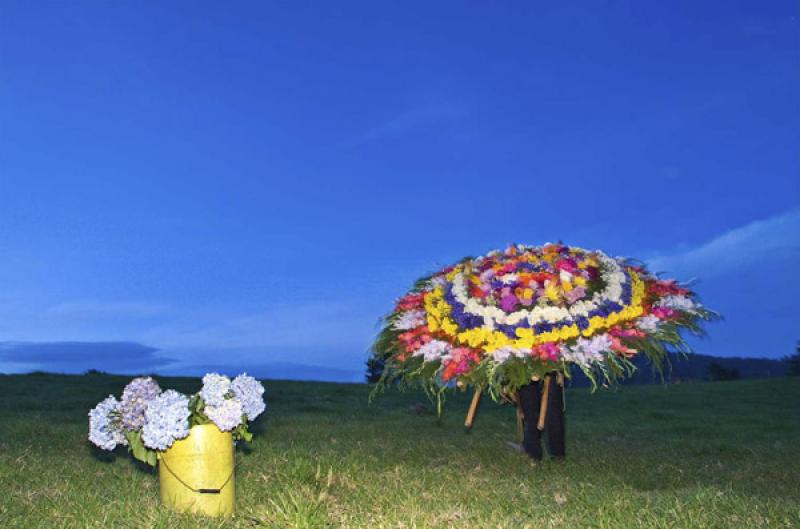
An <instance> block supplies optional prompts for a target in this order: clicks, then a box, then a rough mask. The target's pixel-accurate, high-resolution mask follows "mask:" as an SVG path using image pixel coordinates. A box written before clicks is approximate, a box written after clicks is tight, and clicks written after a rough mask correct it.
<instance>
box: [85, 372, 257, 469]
mask: <svg viewBox="0 0 800 529" xmlns="http://www.w3.org/2000/svg"><path fill="white" fill-rule="evenodd" d="M263 395H264V386H263V385H262V384H261V383H260V382H259V381H258V380H256V379H255V378H253V377H251V376H249V375H247V374H241V375H239V376H237V377H236V378H234V379H233V380H231V379H229V378H228V377H226V376H224V375H219V374H217V373H209V374H207V375H206V376H204V377H203V387H202V389H201V390H200V392H198V393H196V394H194V395H191V396H187V395H184V394H182V393H179V392H177V391H175V390H171V389H168V390H166V391H162V390H161V387H159V385H158V383H157V382H156V381H155V380H153V379H152V378H151V377H140V378H135V379H133V380H132V381H131V382H130V383H129V384H128V385H127V386H125V389H124V390H123V392H122V398H121V400H117V399H116V397H114V396H113V395H109V396H108V397H106V398H105V399H103V400H102V401H101V402H100V403H99V404H98V405H97V406H96V407H95V408H93V409H92V410H91V411H90V412H89V440H90V441H91V442H92V443H94V444H95V445H96V446H98V447H99V448H102V449H103V450H114V449H115V448H116V447H117V446H119V445H122V446H127V447H128V449H129V451H130V452H131V454H132V455H133V457H135V458H136V459H138V460H140V461H142V462H144V463H147V464H149V465H153V466H155V465H156V462H157V458H158V453H159V452H163V451H164V450H167V449H168V448H169V447H170V446H172V444H173V443H174V442H175V441H177V440H179V439H183V438H185V437H187V436H188V435H189V430H190V429H191V427H192V426H196V425H200V424H211V423H213V424H215V425H216V426H217V428H219V429H220V430H221V431H223V432H232V433H233V438H234V439H235V440H245V441H250V440H251V439H252V434H251V433H250V432H249V431H248V429H247V423H248V422H249V421H252V420H255V418H256V417H258V416H259V415H261V413H263V411H264V410H265V409H266V404H265V402H264V397H263Z"/></svg>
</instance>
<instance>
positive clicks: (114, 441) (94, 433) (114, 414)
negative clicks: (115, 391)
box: [89, 395, 127, 450]
mask: <svg viewBox="0 0 800 529" xmlns="http://www.w3.org/2000/svg"><path fill="white" fill-rule="evenodd" d="M119 414H120V403H119V401H118V400H117V399H116V398H114V396H113V395H109V396H108V397H106V398H105V399H103V400H102V401H100V403H99V404H98V405H97V406H95V407H94V408H92V410H91V411H90V412H89V440H90V441H91V442H92V443H94V444H95V445H97V446H98V447H100V448H102V449H103V450H114V449H115V448H116V447H117V445H119V444H121V445H125V444H127V441H125V434H124V433H123V431H122V427H121V424H120V417H119Z"/></svg>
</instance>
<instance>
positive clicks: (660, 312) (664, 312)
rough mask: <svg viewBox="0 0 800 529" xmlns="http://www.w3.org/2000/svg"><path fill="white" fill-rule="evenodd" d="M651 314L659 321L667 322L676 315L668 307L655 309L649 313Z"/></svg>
mask: <svg viewBox="0 0 800 529" xmlns="http://www.w3.org/2000/svg"><path fill="white" fill-rule="evenodd" d="M651 314H653V316H655V317H656V318H658V319H659V320H668V319H670V318H673V317H675V314H677V312H676V311H675V310H674V309H670V308H668V307H655V308H654V309H653V310H652V311H651Z"/></svg>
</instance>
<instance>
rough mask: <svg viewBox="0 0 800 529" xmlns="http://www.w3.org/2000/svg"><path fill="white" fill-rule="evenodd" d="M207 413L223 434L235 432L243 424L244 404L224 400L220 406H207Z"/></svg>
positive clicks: (232, 400) (234, 400) (233, 400)
mask: <svg viewBox="0 0 800 529" xmlns="http://www.w3.org/2000/svg"><path fill="white" fill-rule="evenodd" d="M205 413H206V416H208V418H209V419H211V422H213V423H214V424H216V425H217V428H219V429H220V430H221V431H223V432H228V431H230V430H233V429H234V428H236V427H237V426H239V425H240V424H241V423H242V415H243V411H242V403H241V402H239V401H238V400H236V399H227V400H223V401H222V404H220V405H219V406H206V408H205Z"/></svg>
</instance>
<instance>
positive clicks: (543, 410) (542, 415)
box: [536, 376, 552, 431]
mask: <svg viewBox="0 0 800 529" xmlns="http://www.w3.org/2000/svg"><path fill="white" fill-rule="evenodd" d="M551 379H552V377H549V376H546V377H544V389H543V390H542V403H541V406H539V424H537V425H536V427H537V428H538V429H539V431H542V430H544V422H545V419H547V399H548V397H549V396H550V380H551Z"/></svg>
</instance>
